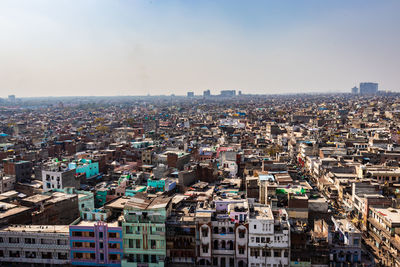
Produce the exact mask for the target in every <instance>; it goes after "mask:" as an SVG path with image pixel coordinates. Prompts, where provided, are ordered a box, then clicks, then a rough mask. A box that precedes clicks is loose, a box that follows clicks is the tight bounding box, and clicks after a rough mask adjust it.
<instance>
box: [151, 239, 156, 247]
mask: <svg viewBox="0 0 400 267" xmlns="http://www.w3.org/2000/svg"><path fill="white" fill-rule="evenodd" d="M150 246H151V249H156V241H155V240H150Z"/></svg>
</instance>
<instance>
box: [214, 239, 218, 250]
mask: <svg viewBox="0 0 400 267" xmlns="http://www.w3.org/2000/svg"><path fill="white" fill-rule="evenodd" d="M214 249H218V240H214Z"/></svg>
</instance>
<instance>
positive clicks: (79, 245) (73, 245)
mask: <svg viewBox="0 0 400 267" xmlns="http://www.w3.org/2000/svg"><path fill="white" fill-rule="evenodd" d="M72 247H74V248H81V247H83V244H82V242H73V243H72Z"/></svg>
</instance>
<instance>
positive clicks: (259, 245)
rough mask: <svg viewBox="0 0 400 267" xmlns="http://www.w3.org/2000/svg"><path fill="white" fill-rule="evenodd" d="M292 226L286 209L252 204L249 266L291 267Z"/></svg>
mask: <svg viewBox="0 0 400 267" xmlns="http://www.w3.org/2000/svg"><path fill="white" fill-rule="evenodd" d="M289 253H290V225H289V223H288V215H287V213H286V211H285V210H284V209H280V210H278V211H277V212H276V214H275V216H274V214H273V212H272V209H271V208H270V207H269V206H268V205H256V204H254V206H253V205H252V204H250V208H249V243H248V266H250V267H256V266H289V261H290V256H289Z"/></svg>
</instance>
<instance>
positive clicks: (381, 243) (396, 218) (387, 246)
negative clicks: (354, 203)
mask: <svg viewBox="0 0 400 267" xmlns="http://www.w3.org/2000/svg"><path fill="white" fill-rule="evenodd" d="M368 235H369V236H370V238H371V240H372V246H373V248H374V250H376V251H377V252H378V253H379V255H380V259H379V263H380V264H381V265H382V266H393V267H395V266H400V210H399V209H394V208H374V207H370V208H369V216H368Z"/></svg>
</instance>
